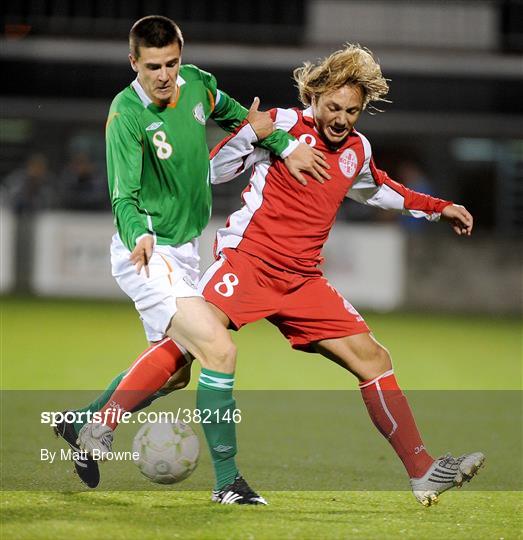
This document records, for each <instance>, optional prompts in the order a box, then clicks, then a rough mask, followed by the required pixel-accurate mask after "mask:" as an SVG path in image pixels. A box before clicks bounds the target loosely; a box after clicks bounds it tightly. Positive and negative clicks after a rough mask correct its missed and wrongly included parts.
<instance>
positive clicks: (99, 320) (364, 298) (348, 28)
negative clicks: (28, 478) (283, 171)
mask: <svg viewBox="0 0 523 540" xmlns="http://www.w3.org/2000/svg"><path fill="white" fill-rule="evenodd" d="M151 13H161V14H164V15H167V16H170V17H172V18H174V19H175V20H176V21H177V22H178V23H179V24H180V26H181V28H182V31H183V32H184V35H185V38H186V47H185V50H184V62H186V63H195V64H196V65H198V66H199V67H201V68H203V69H208V70H209V71H211V72H212V73H214V74H215V75H216V76H217V78H218V81H219V84H220V87H221V88H222V89H224V90H225V91H227V92H228V93H229V94H231V95H232V96H234V97H236V98H237V99H238V100H239V101H241V102H242V103H243V104H244V105H249V104H250V102H251V100H252V97H253V96H255V95H257V96H259V97H260V98H261V102H262V107H265V108H269V107H272V106H280V107H288V106H297V105H298V102H297V99H296V91H295V89H294V87H293V82H292V79H291V74H292V69H293V68H294V67H296V66H298V65H300V64H301V63H302V62H303V61H304V60H315V59H317V58H320V57H323V56H325V55H327V54H329V53H330V52H332V51H333V50H335V49H337V48H339V47H340V46H341V45H342V43H343V42H345V41H352V42H359V43H361V44H363V45H365V46H367V47H369V48H370V49H371V50H373V51H374V52H375V53H376V55H377V56H378V57H379V59H380V60H381V64H382V68H383V71H384V74H385V75H386V76H387V77H388V78H389V79H391V93H390V96H389V97H390V99H391V100H392V103H391V104H383V107H382V108H383V109H384V110H385V112H384V113H379V114H376V115H373V116H371V115H368V114H366V115H364V117H363V118H362V120H361V121H360V124H359V129H360V130H361V131H363V132H364V133H365V134H366V135H367V136H368V137H369V138H370V140H371V142H372V143H373V148H374V153H375V156H376V160H377V163H378V166H380V167H381V168H384V169H386V170H387V171H389V172H390V174H391V176H392V177H393V178H397V179H398V180H400V181H402V182H404V183H406V184H407V185H409V186H411V187H413V188H414V189H418V190H420V191H426V192H427V191H428V192H430V193H432V194H435V195H439V196H441V197H444V198H449V199H452V200H454V201H457V202H460V203H463V204H465V205H466V206H467V207H468V208H469V210H470V211H471V212H472V213H473V214H474V216H475V218H476V225H475V231H474V234H473V237H472V238H470V239H461V238H457V237H454V236H453V234H452V232H451V231H450V228H449V227H448V226H446V225H444V224H436V225H435V224H429V223H426V224H425V223H422V224H420V223H418V222H413V221H409V220H405V219H401V218H400V219H399V218H396V217H391V216H390V215H388V214H384V213H381V212H377V211H374V210H369V209H366V208H363V207H359V206H358V205H357V204H356V203H350V202H347V203H344V206H343V208H342V210H341V212H340V216H339V219H338V222H337V225H336V231H335V233H334V234H333V235H332V238H331V240H330V244H329V247H328V248H327V250H326V258H327V261H326V264H325V271H326V273H327V276H329V277H331V278H332V281H333V282H335V284H336V285H337V286H338V287H339V288H340V289H341V290H343V292H344V293H345V294H346V295H347V297H348V298H349V299H350V300H351V301H352V302H353V303H354V304H355V306H356V307H357V308H358V309H360V310H361V311H362V312H363V313H364V315H365V316H366V318H367V319H368V320H369V322H370V323H371V326H372V328H373V329H374V331H375V332H376V334H377V337H378V338H379V339H380V341H382V342H383V343H384V344H385V345H387V346H388V347H389V348H390V350H391V352H392V355H393V358H394V359H395V362H396V370H397V372H398V374H399V378H400V382H401V383H402V385H403V386H404V387H405V388H406V389H408V390H427V391H432V390H448V389H451V390H485V391H488V390H494V389H495V390H502V391H503V390H506V391H508V390H520V389H521V358H522V355H521V352H522V351H521V347H522V340H521V319H520V316H521V301H522V286H521V284H522V281H521V244H520V236H521V232H522V229H523V218H522V210H523V129H522V127H521V126H522V125H523V107H522V104H521V95H523V68H522V60H523V57H522V52H523V3H522V2H521V1H520V0H507V1H494V0H475V1H471V0H470V1H469V0H448V1H445V2H439V1H435V0H419V1H407V0H390V1H386V0H366V1H360V0H355V1H341V0H308V1H300V0H288V1H287V2H285V3H281V2H278V1H277V0H265V1H264V2H251V1H244V2H240V1H239V0H235V1H232V0H231V1H228V2H221V3H217V2H211V1H207V0H192V1H190V2H189V1H187V2H172V1H166V0H156V1H152V0H151V1H147V0H142V1H139V0H131V1H124V0H120V1H116V0H115V1H111V0H108V1H106V2H100V1H94V0H93V1H87V2H79V1H73V0H62V1H59V0H34V1H31V0H25V1H16V2H15V1H13V2H6V3H4V4H2V6H1V7H0V14H1V23H0V28H1V29H2V31H3V36H2V39H1V46H0V62H1V68H2V74H3V81H2V86H1V88H0V105H1V123H0V142H1V145H0V190H1V191H0V192H1V197H2V199H1V205H0V207H1V214H0V241H1V243H0V291H1V292H2V295H3V296H2V297H1V298H0V300H1V303H2V308H1V329H0V330H1V350H0V354H1V361H2V372H1V374H2V377H1V380H2V383H1V386H2V389H3V390H51V389H57V390H58V389H60V390H93V389H100V388H102V387H103V386H104V385H105V383H106V382H107V381H108V380H109V377H111V376H112V375H113V374H114V373H116V372H117V371H119V370H120V369H123V368H125V367H126V366H127V365H128V363H129V361H130V360H131V359H132V358H134V357H135V356H136V355H137V354H138V353H139V352H140V351H141V350H142V349H143V347H144V338H143V334H142V331H141V328H140V324H139V321H138V319H137V317H136V315H135V314H134V312H133V309H132V306H131V305H130V303H129V302H127V301H126V300H125V299H123V298H122V297H121V296H120V295H119V293H118V291H117V290H116V289H115V288H114V285H113V283H112V281H111V278H110V275H109V274H110V271H109V265H108V242H109V238H110V235H111V229H112V226H111V217H110V214H109V207H108V202H107V194H106V178H105V163H104V141H103V126H104V122H105V116H106V112H107V109H108V106H109V103H110V100H111V99H112V97H113V96H114V95H115V94H116V93H117V92H118V91H120V89H122V88H123V87H124V86H125V85H127V84H128V83H129V82H130V80H131V79H132V77H133V73H132V72H131V70H130V68H129V66H128V62H127V44H126V37H127V33H128V30H129V28H130V25H131V24H132V22H133V21H134V20H135V19H137V18H139V17H141V16H143V15H146V14H151ZM221 136H222V133H221V132H220V130H219V129H217V128H216V127H213V126H211V127H210V129H209V145H210V146H212V145H213V144H214V143H215V142H217V141H218V140H219V139H220V137H221ZM243 184H244V183H242V182H241V181H240V182H235V183H232V184H230V185H225V186H218V188H217V189H216V190H215V194H214V196H215V203H214V218H215V219H214V221H213V223H212V224H211V226H210V227H209V229H208V230H207V232H206V235H205V238H204V241H203V242H202V244H203V245H202V260H203V266H205V264H206V261H208V260H209V249H208V246H209V243H210V239H211V238H212V235H213V230H214V229H213V228H215V227H216V226H217V225H220V224H221V223H223V221H224V217H225V216H226V215H227V214H228V213H229V212H230V211H232V210H233V209H235V208H237V207H238V205H239V202H240V199H239V192H240V191H241V187H242V185H243ZM57 297H62V298H61V299H57ZM63 297H65V298H63ZM80 298H82V299H80ZM235 339H236V340H237V341H238V344H239V350H240V354H241V357H240V364H239V368H238V388H239V389H242V390H246V389H257V388H265V389H268V388H270V389H273V388H276V389H295V388H300V389H309V390H313V389H316V388H321V389H345V388H352V389H354V388H355V383H354V381H353V380H350V379H349V378H347V377H340V373H341V372H339V368H337V367H336V366H334V365H330V364H328V363H326V362H325V361H321V360H319V358H317V357H315V356H308V357H304V356H303V355H302V354H300V353H296V352H292V351H290V350H289V349H288V347H287V346H286V344H285V342H284V341H283V339H282V338H281V337H280V336H278V334H277V332H276V331H275V330H274V329H273V328H271V327H270V326H269V325H266V324H264V323H261V324H257V325H254V326H253V327H252V328H248V329H246V330H245V331H243V332H241V333H239V334H238V335H237V336H235ZM316 360H318V361H316ZM296 372H299V373H300V377H299V380H298V381H296V376H295V373H296ZM4 399H5V397H4ZM507 414H509V413H507ZM512 414H514V416H515V418H514V420H515V424H516V425H517V426H521V421H520V420H521V418H520V415H521V408H519V413H517V412H516V413H513V412H512ZM518 414H519V417H518ZM430 429H431V425H430V423H429V424H428V426H427V431H430ZM517 429H518V428H517ZM519 429H520V428H519ZM519 433H520V431H519ZM3 436H5V432H4V434H3ZM377 444H379V443H377ZM517 448H518V449H519V454H520V450H521V440H519V446H517ZM445 449H446V448H443V450H445ZM457 450H459V449H457ZM394 466H396V465H394ZM64 470H65V467H64ZM516 472H517V474H516V478H517V476H518V474H519V485H521V476H520V472H521V471H520V468H519V469H517V471H516ZM113 480H114V477H113ZM478 480H479V481H481V477H480V478H479V479H478ZM64 488H65V489H66V490H75V489H77V484H75V479H74V478H67V483H66V485H65V486H64ZM310 489H314V487H313V486H312V487H311V488H310ZM195 493H196V494H192V495H191V494H190V493H189V494H179V496H177V497H175V498H174V499H173V498H172V494H170V493H169V492H164V493H161V494H153V495H154V496H149V495H148V494H147V493H135V494H120V495H118V496H117V495H115V494H114V493H112V494H110V495H108V494H107V493H105V494H104V493H103V492H100V493H96V494H93V493H89V494H87V493H80V494H77V496H72V497H67V496H66V495H64V494H60V493H55V492H47V493H38V492H36V493H30V492H26V491H24V492H17V493H12V492H11V493H4V495H3V496H2V503H3V511H4V512H5V513H4V519H5V521H4V524H5V526H6V529H5V531H6V534H7V536H6V537H13V538H15V537H16V538H24V537H27V538H36V537H40V538H48V537H50V536H51V535H53V536H54V537H55V538H61V537H64V538H65V537H70V536H71V535H73V534H74V535H76V536H77V537H83V536H82V535H85V536H86V537H87V536H89V537H91V536H92V535H94V534H97V533H98V534H100V531H105V534H107V532H106V531H107V530H111V537H113V538H117V537H119V536H118V535H119V534H120V535H121V537H122V538H124V537H125V538H131V537H135V536H138V535H139V537H140V538H147V537H149V536H148V535H149V534H153V533H154V537H155V538H163V537H164V535H165V537H167V536H169V537H172V526H173V523H174V525H175V526H176V527H179V529H177V532H178V533H183V534H184V536H185V537H195V538H200V537H207V535H208V536H209V537H210V536H212V534H210V532H209V531H208V532H207V533H206V531H205V529H204V528H201V527H200V525H198V524H199V523H200V522H205V521H207V522H211V523H213V526H214V527H215V530H214V533H215V536H214V537H216V536H218V537H220V535H222V536H223V537H229V538H232V537H238V538H243V537H246V536H247V535H248V534H253V535H254V537H262V538H265V537H267V538H271V537H274V534H276V533H275V531H278V534H279V535H280V536H282V537H284V536H286V537H301V538H305V537H309V536H315V537H319V538H321V537H345V532H346V531H347V528H346V527H347V526H348V525H350V526H351V528H350V530H351V531H352V532H351V534H352V535H353V536H355V537H377V535H378V534H379V535H380V536H381V537H391V538H393V537H395V536H397V535H398V534H400V531H401V534H402V535H403V536H406V537H413V538H414V537H416V535H417V534H419V533H420V531H421V532H423V533H424V535H425V536H426V537H429V538H430V537H433V536H441V534H445V535H446V536H448V537H463V538H466V537H471V536H476V537H478V538H482V537H487V536H490V537H492V536H494V535H496V537H499V536H504V537H505V538H511V537H516V536H517V535H518V531H520V530H521V529H520V527H521V525H520V523H519V522H518V520H517V517H516V516H517V511H516V508H517V506H518V505H520V499H519V498H518V497H516V494H514V493H510V492H492V493H491V492H471V493H457V494H454V493H451V494H449V495H448V499H446V501H445V502H446V503H447V500H448V503H447V506H446V509H443V508H442V507H440V508H438V509H437V510H434V512H433V513H432V516H436V518H435V519H430V520H428V521H427V519H426V518H424V517H423V515H422V514H419V513H418V509H417V508H415V507H414V502H413V501H412V500H411V498H412V496H411V495H410V494H409V493H407V492H402V493H395V494H394V495H393V496H387V497H386V501H384V500H383V497H380V496H379V493H378V494H376V493H372V492H371V493H370V494H366V493H361V492H360V493H358V494H356V495H354V494H351V493H350V492H347V493H346V492H338V493H337V494H335V495H332V496H331V495H327V496H326V497H327V499H325V497H323V498H322V497H320V496H319V495H318V494H310V493H305V492H293V493H292V494H290V495H288V497H287V499H286V498H285V496H283V495H281V494H273V497H272V500H273V501H274V503H275V505H276V507H275V509H274V511H275V512H276V513H272V514H265V515H264V516H259V515H255V514H253V513H243V514H241V517H239V518H237V519H238V520H239V523H240V525H239V528H235V527H234V522H233V520H232V517H231V515H230V514H227V513H220V512H213V511H212V510H210V509H209V508H207V503H206V502H205V501H206V494H202V493H199V492H195ZM329 497H330V498H329ZM318 498H319V501H320V502H314V501H318ZM331 499H332V501H335V500H336V499H337V501H338V506H337V507H336V511H333V510H332V508H331V507H330V506H329V504H331V503H330V502H329V503H327V502H325V501H326V500H328V501H331ZM137 501H138V502H137ZM289 501H290V502H289ZM340 502H341V503H342V506H341V507H340V504H339V503H340ZM162 505H163V506H162ZM287 505H289V506H288V507H287ZM108 506H109V508H110V516H111V517H109V513H108V512H109V511H108V508H107V507H108ZM180 508H182V509H183V514H184V515H183V517H182V516H179V515H178V512H177V511H178V510H179V509H180ZM346 508H350V516H347V515H346V514H345V509H346ZM400 510H401V511H400ZM296 511H298V513H299V515H300V516H301V517H302V519H301V520H296V519H291V518H290V517H289V516H291V515H292V513H293V512H294V513H295V512H296ZM278 512H280V513H278ZM336 512H339V513H338V514H337V513H336ZM436 512H439V513H436ZM130 513H132V514H133V515H136V516H139V519H136V520H135V521H134V522H133V523H130V522H129V515H130ZM165 513H170V514H171V519H174V522H169V521H168V520H167V521H165ZM173 513H175V514H176V515H177V517H176V518H173V517H172V514H173ZM393 514H394V516H395V517H394V518H392V517H391V516H392V515H393ZM464 514H465V517H464ZM76 516H80V517H76ZM467 516H468V517H467ZM471 516H472V517H471ZM474 516H476V517H478V516H480V517H478V519H476V518H475V517H474ZM235 519H236V518H235ZM100 520H101V521H102V522H104V523H105V524H106V525H107V524H108V526H109V527H110V528H109V529H102V528H101V529H100V531H98V529H97V528H96V527H97V526H98V524H97V523H95V522H97V521H100ZM89 522H92V523H89ZM158 523H160V524H161V525H158ZM458 523H460V527H461V529H460V528H459V527H458V526H457V524H458ZM202 527H203V526H202ZM481 531H483V532H487V533H488V534H486V535H485V536H483V534H482V532H481ZM78 535H79V536H78ZM460 535H462V536H460ZM100 537H104V533H103V532H102V533H101V536H100Z"/></svg>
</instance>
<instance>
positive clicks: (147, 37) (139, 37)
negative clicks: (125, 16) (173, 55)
mask: <svg viewBox="0 0 523 540" xmlns="http://www.w3.org/2000/svg"><path fill="white" fill-rule="evenodd" d="M175 41H176V42H177V43H178V45H179V47H180V50H181V49H182V48H183V36H182V31H181V30H180V28H179V27H178V25H177V24H176V23H175V22H174V21H173V20H171V19H169V18H168V17H163V16H162V15H148V16H147V17H143V18H142V19H139V20H138V21H136V22H135V23H134V24H133V26H132V28H131V31H130V32H129V49H130V51H131V54H132V55H133V56H134V57H135V58H138V57H139V56H140V47H156V48H158V49H161V48H162V47H167V45H171V43H174V42H175Z"/></svg>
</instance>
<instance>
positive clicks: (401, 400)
mask: <svg viewBox="0 0 523 540" xmlns="http://www.w3.org/2000/svg"><path fill="white" fill-rule="evenodd" d="M360 390H361V395H362V396H363V401H364V402H365V405H366V406H367V410H368V411H369V415H370V417H371V420H372V422H373V423H374V425H375V426H376V427H377V428H378V430H379V431H380V433H381V434H382V435H383V436H384V437H385V438H386V439H387V440H388V441H389V442H390V444H391V445H392V447H393V448H394V450H395V451H396V454H398V457H399V458H400V459H401V461H402V462H403V465H404V466H405V468H406V469H407V473H408V475H409V477H410V478H420V477H421V476H423V475H424V474H425V473H426V472H427V470H428V468H429V467H430V466H431V465H432V462H433V461H434V459H433V458H432V457H431V456H430V455H429V454H428V453H427V451H426V450H425V446H423V441H422V440H421V436H420V434H419V432H418V428H417V426H416V422H415V421H414V417H413V416H412V412H411V410H410V407H409V404H408V402H407V398H406V397H405V396H404V395H403V392H402V391H401V389H400V387H399V386H398V383H397V382H396V377H395V376H394V372H393V371H392V370H390V371H386V372H385V373H383V374H382V375H380V376H379V377H376V378H375V379H372V380H370V381H364V382H362V383H360Z"/></svg>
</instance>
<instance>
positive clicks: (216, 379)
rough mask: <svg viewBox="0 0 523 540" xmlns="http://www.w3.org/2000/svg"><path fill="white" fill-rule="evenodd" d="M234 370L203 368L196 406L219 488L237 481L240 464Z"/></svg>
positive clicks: (217, 488) (217, 487) (216, 487)
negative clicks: (236, 458) (220, 370)
mask: <svg viewBox="0 0 523 540" xmlns="http://www.w3.org/2000/svg"><path fill="white" fill-rule="evenodd" d="M233 385H234V373H233V374H229V373H221V372H219V371H212V370H210V369H206V368H202V371H201V374H200V380H199V381H198V392H197V396H196V407H197V408H198V410H199V411H200V415H201V418H202V428H203V431H204V433H205V438H206V439H207V445H208V446H209V451H210V453H211V458H212V462H213V465H214V472H215V475H216V486H215V489H216V490H219V489H222V488H223V487H224V486H226V485H227V484H230V483H232V482H234V479H235V478H236V475H237V474H238V468H237V467H236V461H235V459H234V457H235V456H236V452H237V446H236V424H235V422H234V420H235V418H236V415H235V414H234V411H235V409H236V402H235V401H234V398H233V397H232V388H233Z"/></svg>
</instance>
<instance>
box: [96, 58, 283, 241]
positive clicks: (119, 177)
mask: <svg viewBox="0 0 523 540" xmlns="http://www.w3.org/2000/svg"><path fill="white" fill-rule="evenodd" d="M178 85H179V93H178V99H177V101H176V102H175V103H172V104H169V105H168V106H166V107H160V106H158V105H156V104H154V103H153V102H152V101H151V99H149V97H148V96H147V95H146V93H145V92H144V90H143V88H142V87H141V86H140V83H139V82H138V79H136V80H135V81H133V83H132V84H131V85H130V86H128V87H127V88H126V89H125V90H123V91H122V92H120V93H119V94H118V95H117V96H116V97H115V99H114V100H113V102H112V104H111V108H110V110H109V116H108V119H107V125H106V145H107V174H108V180H109V191H110V195H111V203H112V208H113V213H114V217H115V224H116V228H117V230H118V233H119V235H120V237H121V239H122V241H123V243H124V244H125V245H126V247H127V248H128V249H129V250H131V251H132V250H133V249H134V246H135V242H136V239H137V238H138V237H139V236H142V235H143V234H147V233H150V234H153V235H154V236H155V237H156V242H157V243H158V244H164V245H165V244H167V245H177V244H183V243H185V242H188V241H190V240H191V239H192V238H195V237H197V236H199V235H200V234H201V232H202V231H203V229H204V228H205V226H206V225H207V223H208V221H209V217H210V213H211V186H210V181H209V178H210V169H209V167H210V165H209V150H208V147H207V140H206V135H205V125H206V122H207V120H208V119H209V118H212V119H214V120H215V121H216V122H217V124H218V125H219V126H220V127H222V128H223V129H225V130H226V131H234V129H235V128H236V127H237V126H239V125H240V124H241V122H242V121H243V120H244V119H245V117H246V116H247V112H248V111H247V109H245V108H244V107H242V106H241V105H240V104H239V103H238V102H236V101H235V100H234V99H232V98H231V97H229V96H228V95H227V94H226V93H224V92H222V91H220V90H218V89H217V83H216V79H215V78H214V76H213V75H211V74H210V73H207V72H205V71H202V70H200V69H198V68H197V67H195V66H192V65H183V66H181V68H180V72H179V75H178ZM292 139H293V137H292V136H290V135H289V134H287V133H286V132H284V131H280V130H277V131H275V132H273V133H272V135H270V137H268V138H267V139H265V140H264V141H263V143H264V144H263V146H264V147H266V148H269V149H270V150H271V151H273V152H274V153H276V154H278V155H281V153H282V152H283V151H284V150H285V149H286V148H287V146H288V144H289V142H290V140H292Z"/></svg>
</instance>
